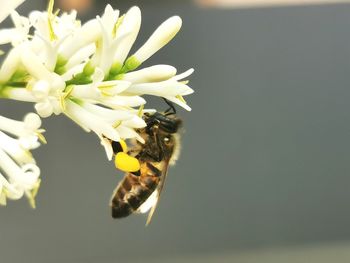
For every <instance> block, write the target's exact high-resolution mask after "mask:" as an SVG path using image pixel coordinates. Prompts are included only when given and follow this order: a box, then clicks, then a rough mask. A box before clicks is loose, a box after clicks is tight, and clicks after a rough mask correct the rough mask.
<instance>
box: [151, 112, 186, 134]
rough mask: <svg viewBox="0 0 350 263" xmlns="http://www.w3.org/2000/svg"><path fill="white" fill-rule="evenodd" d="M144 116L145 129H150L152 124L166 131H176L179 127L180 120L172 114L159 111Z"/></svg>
mask: <svg viewBox="0 0 350 263" xmlns="http://www.w3.org/2000/svg"><path fill="white" fill-rule="evenodd" d="M145 116H146V119H145V121H146V124H147V129H151V128H152V127H153V126H155V125H157V126H158V127H159V129H161V130H162V131H164V132H166V133H176V132H177V131H178V129H179V128H180V127H181V124H182V121H181V119H180V118H177V117H176V116H175V115H174V114H172V115H166V114H163V113H160V112H156V113H154V114H152V115H148V114H147V115H145Z"/></svg>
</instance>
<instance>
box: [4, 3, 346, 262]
mask: <svg viewBox="0 0 350 263" xmlns="http://www.w3.org/2000/svg"><path fill="white" fill-rule="evenodd" d="M110 3H111V4H112V5H113V6H114V7H116V8H119V9H120V10H121V11H123V12H125V11H127V9H128V8H130V7H131V6H132V5H135V4H137V5H139V6H140V7H141V10H142V14H143V23H142V27H141V31H140V34H139V37H138V40H137V42H136V44H135V46H134V48H137V47H139V46H140V45H141V44H142V43H143V42H144V41H145V40H146V39H147V38H148V36H149V35H150V34H151V33H152V32H153V30H154V29H155V28H156V27H157V26H158V25H159V24H160V23H161V22H163V21H164V20H165V19H166V18H168V17H169V16H172V15H175V14H177V15H180V16H181V17H182V18H183V22H184V23H183V27H182V30H181V31H180V33H179V34H178V35H177V36H176V38H175V39H174V40H173V41H172V42H171V43H170V44H168V45H167V46H166V47H165V48H163V49H162V50H161V51H160V52H158V53H157V54H156V55H155V56H153V57H152V58H151V59H150V60H149V61H148V62H147V63H146V64H145V66H147V65H152V64H160V63H162V64H170V65H174V66H175V67H177V68H178V71H179V72H182V71H184V70H186V69H188V68H190V67H194V68H195V69H196V71H195V73H194V74H193V75H192V76H191V78H190V80H191V86H192V87H193V89H194V90H195V94H193V95H192V96H190V97H189V98H188V102H189V104H190V105H191V106H192V108H193V111H192V112H185V111H183V110H181V109H179V115H180V116H181V117H182V118H183V119H184V124H185V129H184V133H183V140H182V142H183V150H182V155H181V158H180V160H179V161H178V163H177V165H176V167H174V168H172V169H171V170H170V172H169V176H168V179H167V184H166V186H165V191H164V192H163V195H162V198H161V201H160V204H159V207H158V209H157V211H156V214H155V216H154V218H153V222H152V223H151V225H150V226H148V227H145V226H144V224H145V216H142V215H139V216H131V217H129V218H127V219H123V220H120V221H116V220H113V219H112V218H111V216H110V210H109V206H108V202H109V198H110V195H111V193H112V191H113V189H114V187H115V186H116V184H117V182H118V181H119V180H120V179H121V178H122V174H121V173H119V172H117V171H116V170H115V168H114V167H113V164H112V163H110V162H108V161H107V159H106V157H105V153H104V150H103V149H102V147H101V146H100V145H99V141H98V139H97V137H96V136H95V135H94V134H88V133H85V132H83V131H82V130H81V129H80V128H79V127H78V126H76V125H75V124H74V123H72V122H71V121H70V120H68V119H67V118H65V117H64V116H58V117H52V118H49V119H45V120H44V124H43V125H44V127H45V128H46V130H47V132H46V134H45V136H46V138H47V140H48V142H49V144H48V145H46V146H43V147H40V148H39V149H38V150H36V151H35V152H34V155H35V157H36V159H37V161H38V164H39V166H40V167H41V169H42V179H43V181H42V187H41V189H40V192H39V195H38V198H37V207H38V208H37V209H36V210H31V209H30V208H29V205H28V204H27V202H26V200H21V201H17V202H9V204H8V206H7V207H6V208H0V251H1V256H0V258H1V259H0V262H11V263H17V262H26V263H34V262H35V263H44V262H45V263H46V262H53V263H56V262H57V263H58V262H60V263H61V262H72V263H76V262H77V263H80V262H84V263H90V262H91V263H92V262H100V263H107V262H238V263H240V262H264V263H265V262H266V263H273V262H279V263H280V262H349V261H350V252H349V251H350V191H349V189H350V140H349V137H350V118H349V115H350V104H349V100H350V85H349V84H350V5H347V4H333V5H322V6H295V7H279V8H272V7H269V8H250V9H227V10H226V9H208V8H202V7H200V6H198V5H196V4H195V3H193V2H192V1H187V0H178V1H165V0H162V1H160V0H158V1H156V0H152V1H151V0H142V1H141V0H139V1H122V0H118V1H114V0H111V1H110ZM105 4H106V2H105V1H95V4H94V6H92V7H91V8H90V9H88V10H86V11H85V13H84V14H83V15H82V16H81V19H82V20H83V21H84V20H86V19H87V18H91V17H94V16H95V15H97V14H101V13H102V12H103V9H104V6H105ZM45 8H46V1H43V0H27V1H26V3H24V4H23V5H22V6H21V7H20V8H19V11H20V13H22V14H28V12H29V11H30V10H32V9H39V10H43V9H45ZM4 25H5V26H6V25H7V26H9V25H10V21H9V20H7V21H6V23H5V24H4ZM149 106H150V107H156V108H158V109H160V110H162V109H164V108H165V107H166V106H165V105H164V104H163V103H162V102H161V101H157V100H153V99H151V98H150V100H149ZM29 110H31V111H32V110H33V105H30V104H28V105H26V104H23V103H14V102H12V101H1V104H0V112H1V113H2V114H4V115H6V116H8V117H14V118H22V117H23V115H24V114H25V112H27V111H29Z"/></svg>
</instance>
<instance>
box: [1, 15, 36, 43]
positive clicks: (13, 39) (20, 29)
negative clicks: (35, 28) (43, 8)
mask: <svg viewBox="0 0 350 263" xmlns="http://www.w3.org/2000/svg"><path fill="white" fill-rule="evenodd" d="M11 19H12V22H13V24H14V25H15V27H14V28H10V29H2V30H0V45H1V44H6V43H12V45H13V46H17V45H19V44H21V43H22V42H24V41H26V40H27V39H28V33H29V29H30V23H29V19H28V18H26V17H23V16H20V15H19V14H18V13H17V12H16V11H13V12H12V13H11Z"/></svg>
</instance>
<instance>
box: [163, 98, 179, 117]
mask: <svg viewBox="0 0 350 263" xmlns="http://www.w3.org/2000/svg"><path fill="white" fill-rule="evenodd" d="M162 99H163V100H164V101H165V103H166V104H168V106H169V108H168V109H167V110H166V111H165V112H164V113H165V115H172V114H176V109H175V106H174V104H173V103H172V102H171V101H169V100H167V99H166V98H162ZM171 110H172V112H171Z"/></svg>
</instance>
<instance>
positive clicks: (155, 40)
mask: <svg viewBox="0 0 350 263" xmlns="http://www.w3.org/2000/svg"><path fill="white" fill-rule="evenodd" d="M181 25H182V20H181V18H180V17H179V16H173V17H170V18H169V19H167V20H166V21H165V22H163V23H162V24H161V25H160V26H159V27H158V28H157V29H156V31H154V33H153V34H152V35H151V36H150V38H149V39H148V40H147V41H146V43H145V44H143V46H142V47H141V48H140V49H139V50H138V51H137V52H136V53H135V54H134V55H132V56H131V57H130V58H129V59H128V60H127V61H126V66H127V67H128V68H131V69H134V68H135V65H132V66H131V67H129V66H128V62H130V63H132V64H135V63H136V64H137V63H139V64H142V63H143V62H144V61H145V60H146V59H148V58H149V57H151V56H152V55H153V54H154V53H156V52H157V51H158V50H159V49H161V48H162V47H164V46H165V45H166V44H168V43H169V41H170V40H172V39H173V38H174V36H175V35H176V34H177V32H179V30H180V28H181Z"/></svg>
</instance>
